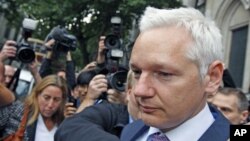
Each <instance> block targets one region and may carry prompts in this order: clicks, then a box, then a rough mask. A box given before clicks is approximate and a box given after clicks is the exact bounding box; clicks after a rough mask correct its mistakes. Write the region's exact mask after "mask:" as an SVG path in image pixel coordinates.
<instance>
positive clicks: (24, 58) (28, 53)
mask: <svg viewBox="0 0 250 141" xmlns="http://www.w3.org/2000/svg"><path fill="white" fill-rule="evenodd" d="M16 48H17V52H16V57H15V58H14V59H15V60H18V61H21V62H22V63H31V62H33V61H34V59H35V57H36V55H35V51H34V50H33V47H32V46H31V45H30V44H28V43H26V42H21V43H18V44H17V45H16Z"/></svg>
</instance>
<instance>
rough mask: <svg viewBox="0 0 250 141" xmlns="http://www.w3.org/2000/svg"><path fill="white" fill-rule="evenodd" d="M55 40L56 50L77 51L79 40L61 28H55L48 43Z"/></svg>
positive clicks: (49, 36)
mask: <svg viewBox="0 0 250 141" xmlns="http://www.w3.org/2000/svg"><path fill="white" fill-rule="evenodd" d="M50 39H54V40H55V41H56V43H55V50H56V51H61V52H68V51H75V50H76V47H77V39H76V37H75V36H74V35H72V34H69V33H68V31H67V30H66V29H65V28H63V27H61V26H56V27H54V28H53V29H52V30H51V32H50V33H49V35H48V37H47V39H46V41H48V40H50Z"/></svg>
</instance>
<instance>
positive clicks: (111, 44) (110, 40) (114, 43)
mask: <svg viewBox="0 0 250 141" xmlns="http://www.w3.org/2000/svg"><path fill="white" fill-rule="evenodd" d="M104 45H105V46H106V47H107V48H108V49H113V48H120V39H119V37H118V36H116V35H108V36H107V37H106V38H105V40H104Z"/></svg>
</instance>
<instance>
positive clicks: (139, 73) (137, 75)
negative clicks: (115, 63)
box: [133, 70, 141, 79]
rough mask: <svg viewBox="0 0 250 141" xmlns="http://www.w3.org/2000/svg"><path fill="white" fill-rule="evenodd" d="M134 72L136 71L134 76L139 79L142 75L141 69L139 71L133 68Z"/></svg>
mask: <svg viewBox="0 0 250 141" xmlns="http://www.w3.org/2000/svg"><path fill="white" fill-rule="evenodd" d="M133 73H134V77H135V78H136V79H137V78H139V77H140V75H141V71H138V70H133Z"/></svg>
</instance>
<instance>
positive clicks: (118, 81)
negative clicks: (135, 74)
mask: <svg viewBox="0 0 250 141" xmlns="http://www.w3.org/2000/svg"><path fill="white" fill-rule="evenodd" d="M127 73H128V72H127V71H117V72H115V73H108V74H107V75H106V78H107V81H108V87H109V88H112V89H116V90H118V91H120V92H123V91H125V83H126V79H127Z"/></svg>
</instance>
